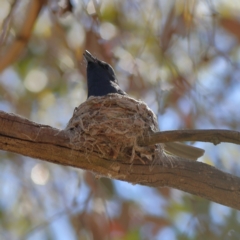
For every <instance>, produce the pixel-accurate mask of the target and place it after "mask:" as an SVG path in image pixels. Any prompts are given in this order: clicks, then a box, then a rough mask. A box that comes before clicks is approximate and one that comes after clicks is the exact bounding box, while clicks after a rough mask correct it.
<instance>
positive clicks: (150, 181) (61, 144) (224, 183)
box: [0, 111, 240, 210]
mask: <svg viewBox="0 0 240 240" xmlns="http://www.w3.org/2000/svg"><path fill="white" fill-rule="evenodd" d="M220 132H221V130H218V133H220ZM223 134H224V133H223ZM238 135H239V133H238ZM220 136H221V134H220ZM223 136H224V135H223ZM212 137H213V136H212ZM150 138H151V137H150ZM196 138H197V137H196ZM175 140H177V139H174V141H175ZM185 140H187V139H185ZM196 140H197V139H196ZM218 140H219V141H221V137H220V138H219V139H218ZM0 149H2V150H5V151H10V152H15V153H18V154H22V155H25V156H29V157H32V158H37V159H42V160H44V161H48V162H52V163H56V164H61V165H67V166H73V167H77V168H81V169H85V170H89V171H93V172H95V173H96V174H98V175H101V176H102V175H103V176H106V177H109V178H114V179H118V180H122V181H126V182H130V183H133V184H142V185H146V186H152V187H164V186H168V187H172V188H176V189H180V190H183V191H185V192H188V193H192V194H195V195H198V196H201V197H203V198H206V199H208V200H211V201H214V202H217V203H220V204H223V205H226V206H229V207H232V208H235V209H238V210H240V201H239V199H240V178H238V177H236V176H233V175H231V174H228V173H224V172H222V171H220V170H218V169H216V168H214V167H212V166H210V165H207V164H204V163H200V162H193V161H188V160H182V161H173V162H172V163H169V164H165V165H157V166H155V167H154V168H153V169H151V170H150V166H148V165H142V164H135V163H134V164H133V165H132V166H131V164H130V163H129V164H127V163H121V161H113V160H109V159H104V158H100V157H98V156H97V155H96V154H94V153H92V154H91V155H88V156H86V155H85V154H84V153H83V152H80V151H76V150H74V149H72V148H71V146H70V144H69V137H68V134H67V133H66V132H65V131H63V130H59V129H55V128H52V127H50V126H47V125H41V124H37V123H34V122H31V121H29V120H27V119H25V118H22V117H20V116H17V115H13V114H8V113H5V112H1V111H0ZM125 162H126V161H125Z"/></svg>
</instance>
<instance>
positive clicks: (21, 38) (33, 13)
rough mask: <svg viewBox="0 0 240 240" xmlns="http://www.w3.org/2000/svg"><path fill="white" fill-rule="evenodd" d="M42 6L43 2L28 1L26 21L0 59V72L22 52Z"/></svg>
mask: <svg viewBox="0 0 240 240" xmlns="http://www.w3.org/2000/svg"><path fill="white" fill-rule="evenodd" d="M44 4H45V0H33V1H30V3H29V7H28V9H27V11H26V12H27V14H26V19H25V21H24V23H23V26H22V29H21V30H20V31H19V33H18V34H17V36H16V39H15V41H14V42H13V44H12V45H11V46H9V47H8V49H7V50H6V52H5V53H4V55H3V56H1V58H0V72H2V71H3V70H4V69H5V68H6V67H8V66H9V65H11V64H12V63H13V62H14V61H15V60H16V59H17V58H18V56H19V55H20V53H21V52H22V50H23V48H24V47H25V45H26V44H27V42H28V40H29V38H30V36H31V33H32V29H33V26H34V24H35V21H36V19H37V17H38V14H39V13H40V11H41V9H42V6H43V5H44Z"/></svg>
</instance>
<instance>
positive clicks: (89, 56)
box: [83, 50, 96, 62]
mask: <svg viewBox="0 0 240 240" xmlns="http://www.w3.org/2000/svg"><path fill="white" fill-rule="evenodd" d="M83 56H84V58H85V59H86V61H87V62H95V61H96V60H95V58H94V57H93V56H92V54H91V53H90V52H89V51H87V50H85V52H84V53H83Z"/></svg>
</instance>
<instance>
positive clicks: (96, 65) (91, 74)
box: [83, 50, 205, 160]
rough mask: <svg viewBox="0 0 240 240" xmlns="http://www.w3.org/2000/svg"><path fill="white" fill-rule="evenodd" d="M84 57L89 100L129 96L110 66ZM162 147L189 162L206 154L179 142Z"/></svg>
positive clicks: (85, 54) (88, 54) (201, 150)
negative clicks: (118, 95)
mask: <svg viewBox="0 0 240 240" xmlns="http://www.w3.org/2000/svg"><path fill="white" fill-rule="evenodd" d="M83 56H84V58H85V60H86V62H87V88H88V98H89V97H91V96H94V97H100V96H106V95H108V94H111V93H117V94H120V95H127V93H126V92H124V91H123V90H122V89H121V88H120V86H119V84H118V80H117V77H116V74H115V72H114V70H113V68H112V67H111V65H110V64H108V63H106V62H104V61H101V60H99V59H97V58H96V57H94V56H93V55H92V54H91V53H90V52H89V51H87V50H85V52H84V53H83ZM161 145H162V146H163V148H164V151H165V152H166V153H168V154H170V155H174V156H177V157H181V158H185V159H188V160H197V159H198V158H199V157H201V156H202V155H203V154H204V152H205V151H204V150H203V149H201V148H197V147H193V146H189V145H186V144H183V143H179V142H169V143H164V144H161Z"/></svg>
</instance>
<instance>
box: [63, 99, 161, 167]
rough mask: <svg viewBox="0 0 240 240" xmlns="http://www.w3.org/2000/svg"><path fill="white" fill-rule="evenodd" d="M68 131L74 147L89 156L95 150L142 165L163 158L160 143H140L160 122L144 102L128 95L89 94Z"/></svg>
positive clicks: (100, 153) (101, 153) (113, 157)
mask: <svg viewBox="0 0 240 240" xmlns="http://www.w3.org/2000/svg"><path fill="white" fill-rule="evenodd" d="M65 130H66V131H67V132H69V134H70V144H71V146H72V147H73V149H76V150H80V151H83V152H85V153H86V155H88V154H89V153H91V152H95V153H97V154H98V155H99V156H100V157H102V158H107V159H114V160H120V159H121V161H124V160H122V159H125V161H126V159H127V162H128V163H129V162H130V163H133V162H135V161H140V162H141V163H142V164H149V163H150V164H153V163H155V162H156V160H159V159H160V160H161V156H162V157H163V158H164V153H163V150H162V147H161V145H160V144H157V145H152V146H145V147H143V146H139V145H138V140H139V139H141V138H143V136H146V135H148V134H149V133H151V132H155V131H157V130H158V124H157V121H156V116H155V115H154V113H153V112H152V111H151V110H150V109H149V108H148V106H147V105H146V104H145V103H144V102H142V101H137V100H135V99H133V98H130V97H128V96H123V95H119V94H108V95H106V96H103V97H90V98H89V99H88V100H87V101H85V102H84V103H82V104H81V105H80V106H79V107H77V108H76V109H75V110H74V113H73V116H72V118H71V119H70V121H69V122H68V125H67V127H66V129H65ZM159 157H160V158H159Z"/></svg>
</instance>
